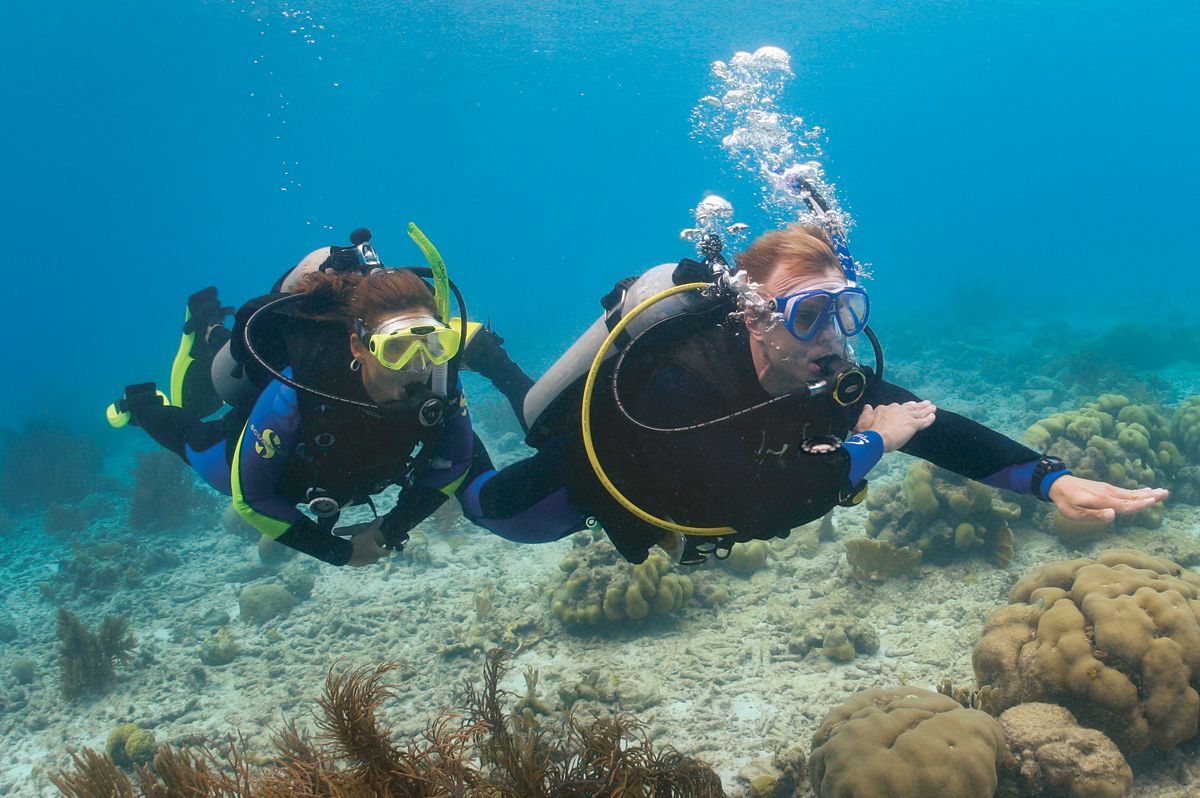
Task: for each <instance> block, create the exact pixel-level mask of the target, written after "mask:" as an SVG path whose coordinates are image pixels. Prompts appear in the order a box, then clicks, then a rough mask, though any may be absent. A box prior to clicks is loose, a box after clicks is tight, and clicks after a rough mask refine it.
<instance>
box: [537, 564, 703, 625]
mask: <svg viewBox="0 0 1200 798" xmlns="http://www.w3.org/2000/svg"><path fill="white" fill-rule="evenodd" d="M559 568H560V569H561V570H562V571H563V573H565V574H566V575H567V579H566V582H565V583H564V584H563V586H562V587H560V588H559V589H557V590H555V591H554V594H553V595H552V596H551V604H550V607H551V612H552V613H553V614H554V617H555V618H557V619H558V620H560V621H562V623H563V625H564V626H566V627H567V628H568V629H580V628H590V627H594V626H597V625H598V624H601V623H605V622H613V621H640V620H642V619H644V618H647V617H649V616H650V615H664V614H667V613H671V612H675V611H677V610H679V609H682V608H683V607H684V606H685V605H687V603H688V601H690V600H691V598H692V593H693V590H694V587H693V585H692V580H691V579H690V578H689V577H687V576H685V575H683V574H678V573H674V572H673V571H672V568H673V566H672V564H671V560H670V558H669V557H667V556H666V555H665V554H663V553H661V552H654V553H652V554H651V555H650V556H649V557H647V558H646V560H645V562H641V563H638V564H637V565H630V564H628V563H625V562H617V561H616V560H615V557H614V555H613V553H612V552H611V547H604V546H589V547H587V548H586V549H584V550H583V551H582V552H579V553H577V554H574V555H572V556H570V557H567V558H566V559H564V560H563V561H562V562H561V563H559Z"/></svg>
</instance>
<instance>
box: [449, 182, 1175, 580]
mask: <svg viewBox="0 0 1200 798" xmlns="http://www.w3.org/2000/svg"><path fill="white" fill-rule="evenodd" d="M794 180H795V181H796V182H795V190H796V192H797V193H798V194H799V195H800V196H801V197H803V198H804V200H805V201H806V202H807V203H808V204H809V206H810V208H811V209H812V211H813V213H814V215H815V216H816V217H817V218H818V219H819V220H820V221H821V222H822V223H821V224H815V225H803V224H794V225H792V226H790V227H788V228H787V229H785V230H777V231H772V232H769V233H767V234H765V235H763V236H761V237H759V238H758V239H757V240H755V241H754V242H753V243H752V244H751V246H749V247H748V248H747V249H746V250H745V251H744V252H742V253H741V255H740V256H739V257H738V258H737V267H738V268H737V270H736V271H735V270H731V269H729V268H728V267H727V264H726V263H725V259H724V257H723V256H722V254H721V250H722V247H723V241H722V238H721V230H719V229H718V227H717V221H714V220H719V219H720V217H721V216H722V213H721V209H720V208H715V207H710V208H708V209H707V210H706V211H705V212H704V213H701V209H703V208H704V203H702V204H701V208H699V209H697V220H698V221H701V226H700V229H695V230H690V231H685V233H689V234H692V235H693V240H696V241H697V248H698V252H699V254H700V256H701V257H702V259H703V262H698V261H695V260H691V259H685V260H684V261H682V262H681V263H680V264H679V265H678V266H676V265H674V264H664V265H662V266H658V267H655V268H654V269H651V270H650V271H649V272H647V273H646V274H644V275H642V276H641V277H640V278H626V280H623V281H621V282H620V283H618V285H617V287H616V288H615V289H614V290H613V292H612V293H610V294H609V295H608V296H607V297H605V298H604V299H603V300H602V302H601V304H602V305H603V306H604V308H605V311H606V312H605V314H604V316H602V317H601V318H600V319H599V320H597V322H596V323H595V324H594V325H593V327H592V328H591V329H589V330H588V331H587V332H586V333H585V334H584V336H583V337H582V338H580V339H579V340H578V341H576V342H575V344H574V345H573V346H572V347H571V348H570V349H569V350H568V351H567V352H566V353H565V354H564V355H563V357H562V358H561V359H560V360H559V361H558V362H557V363H556V364H555V365H554V366H553V367H551V369H550V370H549V371H548V372H547V373H546V374H545V375H544V376H543V377H542V378H541V379H540V380H539V381H538V382H537V383H536V384H535V386H534V387H533V389H532V390H531V391H530V392H529V394H528V395H527V397H526V399H525V404H524V406H525V421H526V422H527V424H528V428H529V430H530V432H529V437H528V442H529V444H530V445H531V446H534V447H535V448H537V449H538V452H537V453H536V454H535V455H533V456H532V457H530V458H528V459H526V460H524V461H522V462H519V463H516V464H514V465H511V466H509V467H507V468H505V469H503V470H501V471H500V472H498V473H497V472H486V473H482V474H479V475H478V476H472V477H471V480H472V481H471V484H470V485H469V486H468V487H467V489H466V491H465V492H464V494H463V495H464V511H465V512H466V513H467V514H468V515H469V516H470V517H471V518H472V520H474V521H475V522H476V523H479V524H482V525H484V526H486V527H487V528H489V529H491V530H492V531H493V532H495V533H496V534H498V535H501V536H503V537H506V538H509V539H512V540H516V541H521V542H532V543H536V542H543V541H550V540H556V539H558V538H561V537H563V536H565V535H567V534H569V533H571V532H573V531H576V530H578V529H580V528H582V526H583V525H584V523H586V522H591V521H592V519H595V520H598V521H600V522H601V523H602V524H603V526H604V530H605V532H606V533H607V535H608V537H609V539H610V540H611V541H612V543H613V544H614V545H615V547H616V548H617V549H618V551H619V552H620V553H621V554H622V555H624V556H625V557H626V558H627V559H629V560H631V561H633V562H641V561H643V560H644V559H645V558H646V556H647V554H648V552H649V549H650V547H652V546H654V545H660V546H662V547H663V548H666V549H668V550H669V551H670V552H671V553H672V554H673V555H675V556H677V557H679V558H680V559H681V560H682V561H683V562H699V561H702V560H703V559H704V557H705V555H706V554H708V553H716V555H717V556H723V555H724V554H727V553H728V550H729V549H730V548H731V547H732V545H733V543H735V542H738V541H745V540H749V539H754V538H760V539H768V538H772V537H786V536H787V535H788V534H789V533H790V530H792V529H793V528H795V527H797V526H800V525H801V524H804V523H807V522H809V521H812V520H814V519H817V518H820V517H821V516H823V515H825V514H826V513H828V512H829V511H830V510H831V509H832V508H833V507H834V506H836V505H839V504H842V505H850V504H855V503H857V502H858V501H861V499H862V498H863V496H864V495H865V493H866V476H867V473H868V472H869V471H870V470H871V468H872V467H873V466H874V465H875V464H876V463H877V462H878V461H879V460H880V458H881V457H882V456H883V455H884V454H885V453H886V452H890V451H894V450H897V449H898V450H900V451H904V452H906V453H908V454H911V455H915V456H917V457H920V458H922V459H925V460H928V461H929V462H931V463H934V464H935V465H938V466H941V467H943V468H946V469H948V470H950V471H953V472H954V473H956V474H960V475H962V476H965V477H968V478H970V479H975V480H979V481H981V482H984V483H985V484H988V485H991V486H994V487H1002V488H1007V489H1009V490H1013V491H1015V492H1018V493H1025V494H1030V493H1031V494H1034V495H1035V496H1037V497H1038V498H1040V499H1042V500H1043V501H1049V502H1053V503H1054V504H1056V505H1057V506H1058V509H1059V510H1060V511H1061V512H1062V513H1063V514H1064V515H1066V516H1067V517H1069V518H1080V519H1082V518H1088V519H1096V520H1103V521H1111V520H1113V518H1114V517H1115V515H1116V514H1118V513H1122V514H1123V513H1132V512H1137V511H1138V510H1142V509H1145V508H1146V507H1149V506H1151V505H1153V504H1155V503H1157V502H1161V501H1163V500H1164V499H1165V498H1166V497H1167V491H1165V490H1160V489H1151V488H1142V489H1138V490H1125V489H1122V488H1118V487H1115V486H1113V485H1109V484H1106V483H1102V482H1094V481H1090V480H1085V479H1081V478H1079V477H1075V476H1073V475H1071V473H1070V471H1069V470H1068V469H1067V468H1066V465H1065V464H1064V463H1063V462H1062V461H1061V460H1058V459H1057V458H1053V457H1043V456H1041V455H1040V454H1039V453H1038V452H1036V451H1034V450H1032V449H1029V448H1028V447H1026V446H1024V445H1022V444H1020V443H1017V442H1016V441H1013V440H1011V439H1009V438H1007V437H1005V436H1004V435H1001V434H1000V433H998V432H995V431H993V430H991V429H988V428H987V427H985V426H983V425H981V424H978V423H976V422H974V421H971V420H969V419H967V418H965V417H963V416H960V415H956V414H954V413H951V412H949V411H946V410H942V409H939V408H936V407H934V405H933V404H931V403H930V402H928V401H921V400H920V399H918V397H916V396H914V395H913V394H912V393H910V392H908V391H906V390H905V389H903V388H901V387H899V386H896V385H893V384H891V383H889V382H887V381H885V380H884V379H883V352H882V349H881V348H880V346H879V342H878V339H877V338H876V337H875V335H874V333H873V332H872V331H871V329H870V328H869V327H868V326H867V320H868V317H869V314H870V298H869V296H868V294H867V292H866V291H865V290H864V289H863V288H862V286H861V285H859V282H858V273H857V270H856V266H855V263H854V261H853V259H852V258H851V257H850V254H849V250H848V248H847V246H846V240H845V236H844V234H843V233H842V231H841V229H840V228H839V226H838V225H837V224H836V221H835V219H834V218H833V217H832V215H831V214H829V213H828V208H827V206H826V205H825V203H824V202H823V200H822V199H821V197H820V196H819V195H818V194H817V192H816V190H815V188H813V186H812V185H811V184H809V183H808V182H807V181H805V180H804V178H803V177H801V176H799V175H796V176H794ZM709 201H711V202H710V204H711V205H713V206H716V205H719V204H720V203H723V204H724V206H725V207H726V208H728V203H724V201H723V200H720V198H710V200H709ZM709 201H706V202H709ZM718 201H719V202H718ZM728 214H729V216H731V215H732V209H731V208H728ZM705 216H707V217H709V218H707V219H705V218H704V217H705ZM859 336H862V337H863V338H867V339H869V342H870V344H871V347H872V348H873V349H874V355H875V357H874V359H875V368H874V369H871V368H869V367H867V366H865V365H862V364H860V363H859V362H857V360H856V357H855V352H854V347H853V344H854V343H857V342H858V341H860V340H861V339H860V337H859Z"/></svg>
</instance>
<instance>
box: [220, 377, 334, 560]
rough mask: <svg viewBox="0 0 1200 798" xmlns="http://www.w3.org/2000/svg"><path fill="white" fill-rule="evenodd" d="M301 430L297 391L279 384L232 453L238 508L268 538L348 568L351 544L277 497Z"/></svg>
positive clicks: (260, 405) (256, 410) (258, 406)
mask: <svg viewBox="0 0 1200 798" xmlns="http://www.w3.org/2000/svg"><path fill="white" fill-rule="evenodd" d="M299 431H300V404H299V402H298V401H297V398H296V391H295V390H294V389H293V388H290V387H288V386H286V385H284V384H282V383H280V382H277V381H276V382H272V383H270V384H269V385H268V386H267V387H266V389H265V390H264V391H263V392H262V395H261V396H259V398H258V401H257V402H256V403H255V405H254V409H253V410H252V411H251V413H250V417H249V418H248V419H247V421H246V426H245V428H244V429H243V430H242V436H241V438H240V439H239V440H238V444H237V448H236V449H235V450H234V453H233V468H232V473H231V474H230V482H231V487H232V493H233V506H234V507H235V508H236V509H237V511H238V513H239V514H240V515H241V516H242V518H244V519H245V520H246V521H247V522H248V523H249V524H250V525H251V526H253V527H254V528H255V529H257V530H258V531H260V532H262V533H263V534H264V535H266V536H267V537H269V538H272V539H274V540H276V541H278V542H280V543H282V544H284V545H286V546H289V547H291V548H293V549H296V550H297V551H301V552H303V553H305V554H308V555H309V556H312V557H316V558H317V559H319V560H323V561H325V562H327V563H330V564H331V565H345V564H346V563H347V562H348V561H349V560H350V554H351V552H352V551H353V546H352V545H351V543H350V541H348V540H344V539H342V538H339V537H336V536H334V535H331V534H329V533H328V532H326V531H324V530H323V529H321V528H320V527H319V526H318V525H317V524H316V522H314V521H312V520H311V519H310V518H308V517H307V516H306V515H304V514H303V513H301V512H300V511H299V510H298V509H297V508H296V505H295V504H294V503H293V502H291V501H288V500H287V499H285V498H284V497H283V496H280V495H279V494H278V492H277V486H278V485H279V482H280V480H281V478H282V477H283V472H284V469H285V467H286V466H287V462H288V458H290V457H291V456H292V454H293V453H294V452H295V449H296V444H297V443H298V435H299Z"/></svg>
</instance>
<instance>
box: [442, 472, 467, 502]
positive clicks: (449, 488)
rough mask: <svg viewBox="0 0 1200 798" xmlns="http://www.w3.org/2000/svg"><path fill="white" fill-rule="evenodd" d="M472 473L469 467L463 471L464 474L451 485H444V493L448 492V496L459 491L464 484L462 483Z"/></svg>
mask: <svg viewBox="0 0 1200 798" xmlns="http://www.w3.org/2000/svg"><path fill="white" fill-rule="evenodd" d="M470 474H471V469H469V468H468V469H467V470H466V471H464V472H463V475H462V476H461V477H459V478H458V479H456V480H454V481H453V482H451V483H450V484H449V485H446V486H445V487H443V488H442V489H441V491H442V493H444V494H446V496H447V497H449V496H453V495H454V494H455V493H456V492H457V491H458V489H459V488H460V487H461V486H462V484H463V482H464V481H465V480H466V478H467V477H468V476H470Z"/></svg>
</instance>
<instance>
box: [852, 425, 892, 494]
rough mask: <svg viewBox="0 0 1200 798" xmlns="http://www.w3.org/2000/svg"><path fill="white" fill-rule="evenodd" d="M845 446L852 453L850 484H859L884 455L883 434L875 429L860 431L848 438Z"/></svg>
mask: <svg viewBox="0 0 1200 798" xmlns="http://www.w3.org/2000/svg"><path fill="white" fill-rule="evenodd" d="M845 448H846V453H847V454H848V455H850V474H849V477H850V484H851V485H857V484H858V483H859V482H862V480H863V477H865V476H866V475H867V472H868V471H870V470H871V469H872V468H874V467H875V464H876V463H878V462H879V460H880V458H882V457H883V436H882V435H880V434H879V433H878V432H876V431H875V430H867V431H866V432H859V433H856V434H854V435H851V436H850V437H849V438H847V439H846V447H845Z"/></svg>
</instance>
